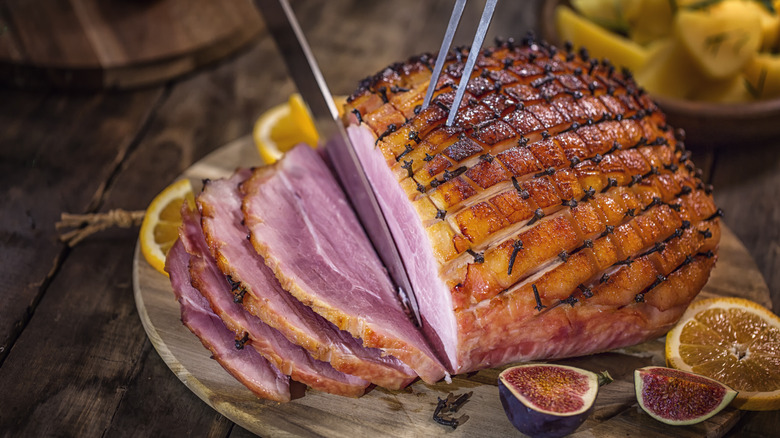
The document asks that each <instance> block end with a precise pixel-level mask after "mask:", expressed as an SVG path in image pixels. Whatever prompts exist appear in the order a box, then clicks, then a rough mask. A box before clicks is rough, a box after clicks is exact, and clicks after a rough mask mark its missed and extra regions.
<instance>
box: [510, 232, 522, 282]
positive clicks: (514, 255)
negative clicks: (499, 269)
mask: <svg viewBox="0 0 780 438" xmlns="http://www.w3.org/2000/svg"><path fill="white" fill-rule="evenodd" d="M521 249H523V241H522V240H515V243H513V244H512V254H511V255H510V256H509V267H508V268H507V271H506V275H512V267H513V266H514V264H515V259H516V258H517V253H518V252H520V250H521Z"/></svg>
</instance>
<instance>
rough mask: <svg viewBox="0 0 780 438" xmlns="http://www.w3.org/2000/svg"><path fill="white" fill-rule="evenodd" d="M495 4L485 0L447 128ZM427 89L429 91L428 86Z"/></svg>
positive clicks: (472, 66) (454, 113)
mask: <svg viewBox="0 0 780 438" xmlns="http://www.w3.org/2000/svg"><path fill="white" fill-rule="evenodd" d="M497 2H498V0H487V2H485V9H483V10H482V18H480V20H479V27H477V33H476V35H474V42H472V43H471V50H469V57H468V59H467V60H466V66H465V68H464V69H463V76H461V78H460V83H459V84H458V90H457V91H456V92H455V100H454V101H453V102H452V106H451V107H450V115H449V117H447V126H452V122H454V121H455V116H456V115H457V114H458V108H459V107H460V101H461V100H463V93H464V92H465V91H466V85H468V82H469V79H470V78H471V71H472V70H474V63H476V61H477V56H478V55H479V51H480V50H481V49H482V42H483V41H485V34H487V30H488V27H490V20H491V19H492V18H493V11H494V10H495V9H496V3H497ZM440 56H441V54H440ZM437 79H438V78H437ZM428 88H429V89H430V86H429V87H428Z"/></svg>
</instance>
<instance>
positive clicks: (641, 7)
mask: <svg viewBox="0 0 780 438" xmlns="http://www.w3.org/2000/svg"><path fill="white" fill-rule="evenodd" d="M630 3H632V4H634V5H635V7H634V10H633V11H632V15H631V17H630V18H629V23H630V27H629V28H628V36H629V37H631V39H632V40H633V41H635V42H637V43H639V44H642V45H645V44H648V43H650V42H652V41H655V40H657V39H659V38H665V37H667V36H669V35H671V33H672V22H673V16H672V5H671V2H670V1H669V0H633V1H630Z"/></svg>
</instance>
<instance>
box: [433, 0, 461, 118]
mask: <svg viewBox="0 0 780 438" xmlns="http://www.w3.org/2000/svg"><path fill="white" fill-rule="evenodd" d="M466 1H467V0H458V1H457V2H455V6H454V7H453V8H452V15H450V22H449V23H448V24H447V31H446V32H445V33H444V39H443V40H442V42H441V48H440V49H439V54H438V55H437V56H436V65H435V66H434V67H433V73H432V74H431V82H430V83H429V84H428V91H427V92H426V93H425V99H424V100H423V105H422V109H425V108H428V105H430V104H431V98H433V92H434V90H436V83H437V82H439V75H440V74H441V69H442V68H443V67H444V60H445V59H447V52H448V51H449V50H450V46H451V45H452V39H453V37H454V36H455V31H456V30H457V29H458V23H460V17H461V15H463V8H464V7H465V6H466Z"/></svg>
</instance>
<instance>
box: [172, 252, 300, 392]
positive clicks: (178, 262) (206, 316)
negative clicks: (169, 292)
mask: <svg viewBox="0 0 780 438" xmlns="http://www.w3.org/2000/svg"><path fill="white" fill-rule="evenodd" d="M189 261H190V255H189V254H187V251H186V250H185V249H184V245H183V244H182V243H181V241H176V243H175V244H174V245H173V247H171V249H170V251H169V252H168V257H167V259H166V261H165V270H166V271H167V272H168V274H169V275H170V277H171V286H172V287H173V292H174V294H175V295H176V299H177V300H178V301H179V305H180V306H181V320H182V322H183V323H184V325H186V326H187V328H189V329H190V331H192V333H194V334H195V335H196V336H197V337H198V338H199V339H200V341H201V343H202V344H203V346H204V347H206V348H208V349H209V350H210V351H211V354H212V357H213V358H214V359H216V361H217V362H219V364H220V365H222V367H223V368H224V369H225V370H227V372H229V373H230V374H231V375H232V376H233V377H235V378H236V379H238V380H239V381H240V382H241V383H243V384H244V386H246V387H247V388H249V390H250V391H252V392H253V393H255V394H256V395H257V396H258V397H261V398H264V399H268V400H274V401H278V402H287V401H290V379H289V377H288V376H286V375H285V374H283V373H282V372H280V371H279V370H278V369H277V368H276V367H274V366H273V365H271V364H270V363H269V362H268V361H267V360H265V359H264V358H263V357H262V356H261V355H260V354H259V353H258V352H257V351H255V350H253V349H251V348H244V349H241V350H238V349H236V348H235V338H234V336H235V334H234V333H233V332H232V331H231V330H230V329H228V328H227V327H225V324H223V323H222V320H221V319H220V318H219V317H218V316H217V315H216V314H215V313H214V312H212V311H211V308H210V307H209V302H208V301H207V300H206V298H204V297H203V295H201V294H200V293H199V292H198V291H197V289H195V288H193V287H192V286H191V284H190V275H189V268H188V265H189Z"/></svg>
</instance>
